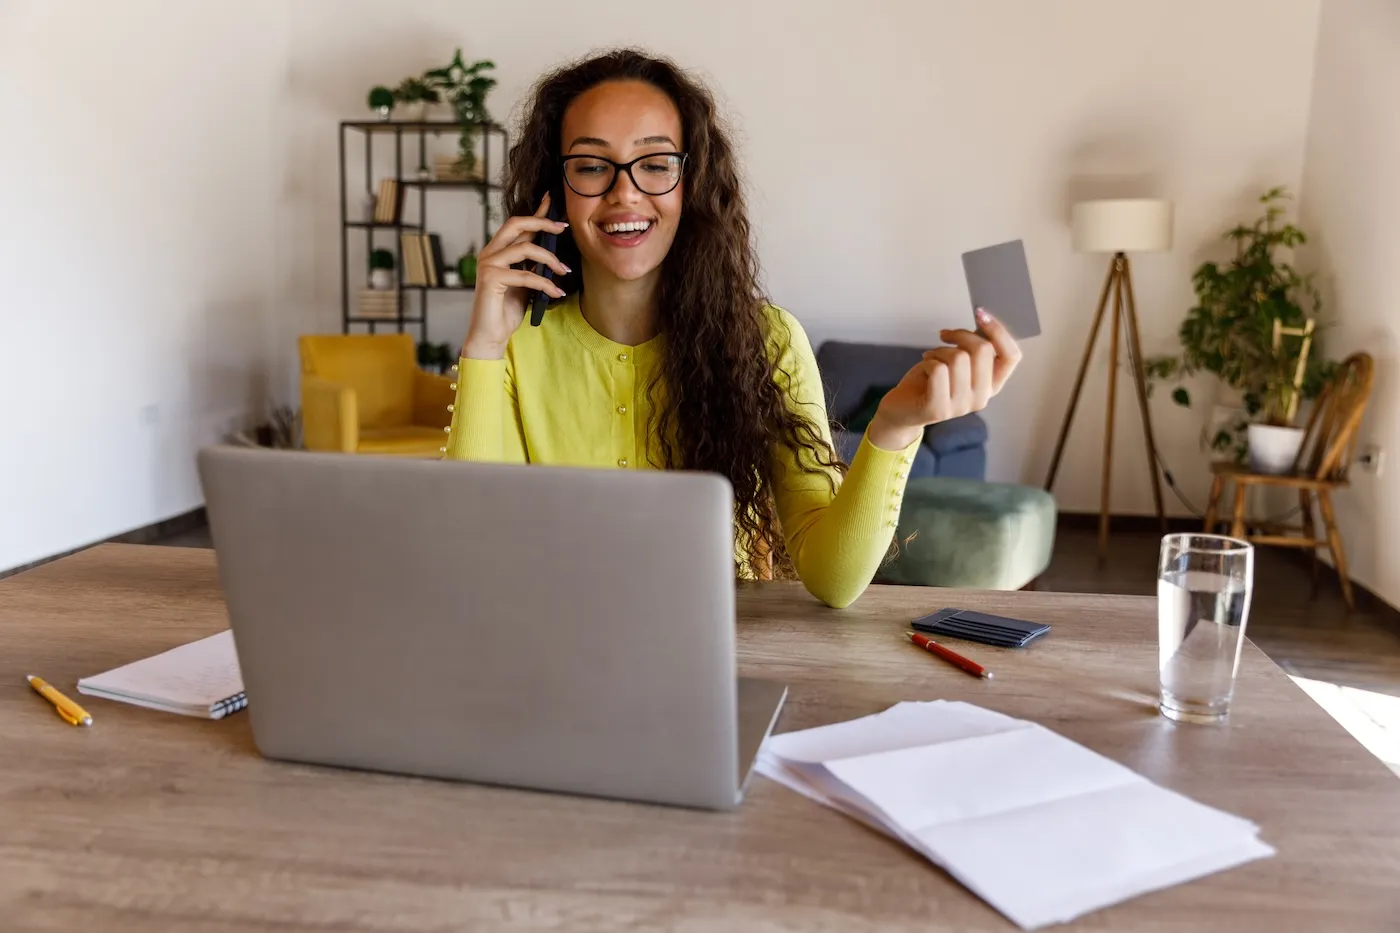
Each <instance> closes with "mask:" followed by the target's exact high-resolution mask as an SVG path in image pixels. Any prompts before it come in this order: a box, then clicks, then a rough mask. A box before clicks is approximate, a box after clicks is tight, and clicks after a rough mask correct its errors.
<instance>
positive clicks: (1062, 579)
mask: <svg viewBox="0 0 1400 933" xmlns="http://www.w3.org/2000/svg"><path fill="white" fill-rule="evenodd" d="M1097 540H1098V539H1097V532H1096V531H1095V530H1094V529H1093V528H1090V527H1079V526H1077V525H1073V524H1067V525H1062V527H1061V528H1060V532H1059V534H1058V536H1057V538H1056V541H1055V556H1054V559H1053V560H1052V562H1051V564H1050V569H1049V570H1048V571H1046V573H1045V574H1044V575H1043V576H1042V577H1041V578H1040V580H1039V582H1038V586H1039V588H1040V589H1045V590H1056V591H1060V592H1066V593H1130V594H1132V593H1136V594H1141V595H1145V596H1151V595H1154V594H1155V593H1156V592H1157V550H1158V544H1159V542H1160V541H1161V536H1160V535H1159V534H1158V533H1157V532H1156V531H1155V530H1152V531H1139V530H1125V531H1114V532H1113V536H1112V538H1111V546H1110V548H1109V557H1108V560H1107V561H1106V562H1105V563H1104V564H1103V566H1100V565H1099V563H1098V558H1097V556H1096V555H1097V550H1098V547H1097ZM158 543H160V544H166V545H179V546H187V547H208V546H209V534H208V530H207V529H206V528H198V529H195V530H193V531H188V532H185V533H183V534H178V535H173V536H171V537H168V538H164V539H161V540H160V541H159V542H158ZM1311 594H1312V585H1311V582H1310V579H1309V577H1308V572H1307V569H1306V565H1304V564H1301V563H1299V562H1298V558H1297V556H1296V555H1289V554H1287V553H1285V552H1282V551H1279V550H1276V549H1269V548H1261V549H1260V551H1259V555H1258V558H1257V564H1256V567H1255V585H1254V601H1253V606H1252V608H1251V610H1250V617H1249V622H1248V629H1247V631H1248V634H1249V637H1250V638H1251V639H1253V641H1254V643H1255V644H1256V645H1258V646H1259V647H1260V648H1261V649H1263V650H1264V652H1265V653H1266V654H1268V655H1269V657H1271V658H1273V659H1274V661H1275V662H1276V663H1277V664H1278V665H1279V666H1280V667H1282V668H1283V669H1284V670H1285V671H1287V672H1288V673H1290V674H1296V675H1297V676H1299V677H1307V678H1310V679H1313V680H1321V681H1326V682H1328V683H1334V684H1339V685H1341V686H1346V687H1358V688H1360V689H1363V690H1374V691H1378V692H1380V693H1388V694H1391V695H1393V696H1400V627H1397V626H1396V625H1395V622H1394V621H1393V620H1394V619H1395V618H1396V617H1397V614H1396V612H1395V610H1393V609H1389V608H1388V607H1377V606H1375V605H1368V603H1369V600H1367V601H1363V602H1362V605H1361V606H1360V607H1359V608H1358V610H1357V611H1356V612H1352V613H1348V612H1347V611H1346V607H1345V606H1344V605H1343V603H1342V594H1341V592H1340V591H1339V590H1338V589H1337V584H1336V581H1335V579H1329V578H1328V576H1327V572H1326V571H1324V575H1323V582H1322V585H1321V587H1320V589H1319V593H1318V596H1317V598H1316V599H1314V598H1312V595H1311Z"/></svg>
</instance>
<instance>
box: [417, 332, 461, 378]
mask: <svg viewBox="0 0 1400 933" xmlns="http://www.w3.org/2000/svg"><path fill="white" fill-rule="evenodd" d="M452 363H453V358H452V347H451V346H450V345H448V344H445V343H431V342H429V341H426V340H420V341H419V342H418V365H419V366H421V367H422V368H423V369H425V370H427V371H428V372H431V373H439V374H442V373H445V372H447V369H448V367H450V366H451V365H452Z"/></svg>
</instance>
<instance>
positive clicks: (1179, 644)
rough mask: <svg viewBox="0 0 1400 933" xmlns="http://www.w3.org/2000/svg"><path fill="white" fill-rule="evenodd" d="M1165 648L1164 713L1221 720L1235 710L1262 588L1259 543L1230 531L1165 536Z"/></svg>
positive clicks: (1160, 638)
mask: <svg viewBox="0 0 1400 933" xmlns="http://www.w3.org/2000/svg"><path fill="white" fill-rule="evenodd" d="M1158 571H1159V572H1158V574H1157V648H1158V667H1159V674H1160V675H1161V680H1162V699H1161V710H1162V715H1163V716H1166V717H1167V718H1168V719H1175V720H1177V721H1178V722H1199V723H1217V722H1221V721H1222V720H1224V718H1225V715H1226V714H1227V713H1228V712H1229V711H1230V697H1231V695H1232V694H1233V693H1234V692H1235V674H1236V673H1237V672H1238V671H1239V667H1240V653H1241V651H1242V650H1243V648H1244V627H1245V623H1246V622H1247V621H1248V620H1249V600H1250V596H1251V594H1252V593H1253V591H1254V547H1253V545H1251V544H1249V543H1248V542H1246V541H1241V540H1239V539H1238V538H1227V537H1224V536H1222V535H1203V534H1178V535H1167V536H1166V537H1165V538H1163V539H1162V555H1161V564H1160V566H1159V568H1158Z"/></svg>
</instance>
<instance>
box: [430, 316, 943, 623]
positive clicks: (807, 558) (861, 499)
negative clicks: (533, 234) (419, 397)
mask: <svg viewBox="0 0 1400 933" xmlns="http://www.w3.org/2000/svg"><path fill="white" fill-rule="evenodd" d="M767 312H768V318H769V334H770V337H769V341H768V343H769V352H770V353H772V354H774V356H775V358H776V359H777V362H778V375H777V378H778V380H779V383H780V385H781V386H782V388H783V389H784V390H785V391H786V392H787V394H788V397H789V398H790V399H791V404H792V405H793V407H794V408H796V409H801V410H803V413H804V414H805V415H806V416H807V417H808V418H809V419H810V420H811V422H812V424H813V425H815V426H816V427H817V428H818V430H819V432H820V433H821V436H822V438H823V439H825V440H826V441H828V442H830V440H831V433H830V430H829V428H828V424H827V416H826V403H825V400H824V398H823V395H822V384H821V376H820V374H819V373H818V371H817V361H816V358H815V357H814V356H813V354H812V347H811V344H810V343H809V342H808V340H807V335H806V333H805V332H804V331H803V330H802V326H801V325H800V324H798V323H797V320H796V319H795V318H793V317H792V315H790V314H788V313H787V312H786V311H784V310H782V309H781V308H777V307H773V306H769V307H768V309H767ZM664 339H665V337H664V336H661V337H657V338H655V339H653V340H649V341H647V342H646V343H644V344H641V345H639V346H634V347H629V346H624V345H623V344H620V343H614V342H613V341H611V340H608V339H607V338H606V337H603V336H602V335H601V334H599V333H598V332H597V331H595V330H594V329H593V328H592V326H591V325H590V324H589V323H588V322H587V321H586V320H584V317H583V314H582V313H581V311H580V310H579V304H578V299H577V297H576V296H569V297H568V298H565V299H563V300H562V301H560V302H558V303H557V304H555V305H553V306H552V307H551V308H550V309H549V310H548V311H547V312H546V313H545V316H544V323H543V324H541V325H540V326H539V327H531V326H529V325H528V324H527V325H525V326H522V327H521V328H520V329H519V330H517V331H516V332H515V334H514V336H513V337H512V338H511V341H510V344H509V345H508V347H507V349H506V357H505V359H503V360H469V359H463V360H461V361H459V363H458V370H459V371H458V378H457V385H456V401H455V402H454V404H453V414H452V424H451V426H450V427H449V428H448V435H447V445H446V446H445V447H444V448H443V452H444V454H445V455H446V457H447V458H448V459H453V460H476V461H492V462H505V463H540V464H551V465H558V466H583V467H621V468H624V469H649V468H652V464H651V462H650V458H649V457H648V454H649V452H650V448H651V446H652V445H651V443H650V440H651V439H650V437H649V436H648V427H649V425H650V423H651V420H650V415H651V410H650V409H651V407H650V404H649V402H648V399H647V394H646V387H647V385H648V384H649V382H650V379H651V376H652V374H653V373H654V372H655V370H656V367H657V366H658V365H660V356H659V349H660V341H662V340H664ZM917 447H918V442H915V443H914V444H912V445H910V446H909V447H908V448H907V449H905V450H900V451H889V450H883V449H881V448H879V447H876V446H874V445H873V444H871V443H870V441H869V439H868V438H863V439H862V440H861V444H860V449H859V450H858V451H857V453H856V456H855V459H854V461H853V462H852V463H851V468H850V470H849V472H848V473H847V474H846V476H845V478H844V482H843V480H842V477H840V476H839V475H837V474H836V473H835V471H827V472H829V473H830V474H831V479H832V480H833V481H834V482H835V484H836V486H837V492H836V493H835V495H833V494H832V492H831V486H830V485H829V484H828V481H827V472H822V473H808V472H806V471H804V470H802V469H799V467H798V461H797V455H796V454H795V453H794V452H793V451H792V450H789V449H786V448H782V449H778V450H775V451H774V452H773V460H772V465H771V466H772V470H773V477H772V480H773V491H774V495H775V498H776V500H777V501H776V506H777V512H778V520H779V521H780V522H781V524H782V529H783V534H784V537H785V538H786V541H787V549H788V553H789V555H790V556H791V557H792V561H793V565H794V567H795V568H796V570H797V573H798V575H799V576H800V577H801V578H802V582H803V584H804V585H805V586H806V587H807V590H808V591H809V592H810V593H811V594H812V595H813V596H815V597H817V598H818V599H820V600H821V601H822V602H825V603H827V604H828V605H831V606H836V607H843V606H847V605H850V604H851V603H852V602H854V601H855V599H856V597H858V596H860V594H861V593H862V592H864V591H865V588H866V587H867V586H868V585H869V584H870V580H871V578H872V577H874V575H875V571H876V570H877V569H878V568H879V565H880V562H881V560H882V559H883V557H884V555H885V553H886V552H887V550H888V548H889V544H890V540H891V538H892V537H893V534H894V528H895V525H896V522H897V520H898V518H899V507H900V502H901V500H902V498H903V495H904V483H905V479H906V478H907V477H908V475H909V466H910V464H911V463H912V462H913V459H914V451H915V450H916V449H917ZM806 459H807V460H808V461H810V455H807V458H806Z"/></svg>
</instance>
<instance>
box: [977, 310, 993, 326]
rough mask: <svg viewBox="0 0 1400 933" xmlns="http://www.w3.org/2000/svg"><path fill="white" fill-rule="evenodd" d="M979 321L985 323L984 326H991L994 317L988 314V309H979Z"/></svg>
mask: <svg viewBox="0 0 1400 933" xmlns="http://www.w3.org/2000/svg"><path fill="white" fill-rule="evenodd" d="M977 320H978V321H979V322H980V323H983V324H990V323H991V322H992V316H991V315H990V314H988V313H987V309H986V308H978V309H977Z"/></svg>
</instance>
